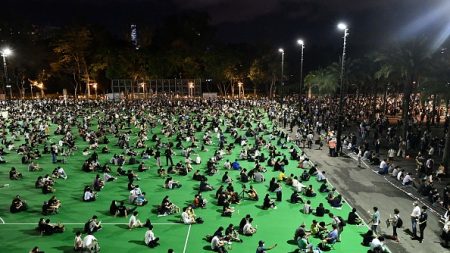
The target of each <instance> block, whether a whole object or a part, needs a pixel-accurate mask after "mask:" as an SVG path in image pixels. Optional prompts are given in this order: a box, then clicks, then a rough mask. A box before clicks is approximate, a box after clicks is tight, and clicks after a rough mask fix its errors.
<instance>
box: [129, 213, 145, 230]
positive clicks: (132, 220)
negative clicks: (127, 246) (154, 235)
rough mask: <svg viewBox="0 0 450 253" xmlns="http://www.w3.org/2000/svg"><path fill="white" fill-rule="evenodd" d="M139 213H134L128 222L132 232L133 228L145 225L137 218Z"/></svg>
mask: <svg viewBox="0 0 450 253" xmlns="http://www.w3.org/2000/svg"><path fill="white" fill-rule="evenodd" d="M138 214H139V212H138V211H134V212H133V214H132V215H131V216H130V219H129V220H128V229H129V230H131V229H133V228H140V227H142V226H143V225H144V224H142V223H141V221H140V220H139V219H138V218H137V216H138Z"/></svg>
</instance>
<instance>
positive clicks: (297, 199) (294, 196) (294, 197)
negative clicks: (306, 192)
mask: <svg viewBox="0 0 450 253" xmlns="http://www.w3.org/2000/svg"><path fill="white" fill-rule="evenodd" d="M290 200H291V203H293V204H296V203H302V204H303V203H305V202H304V201H303V199H302V197H301V196H300V194H299V193H298V192H297V191H295V190H294V191H293V192H292V194H291V198H290Z"/></svg>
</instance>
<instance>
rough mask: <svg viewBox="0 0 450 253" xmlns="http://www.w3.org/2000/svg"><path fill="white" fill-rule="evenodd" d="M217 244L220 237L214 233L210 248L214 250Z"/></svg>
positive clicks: (217, 246)
mask: <svg viewBox="0 0 450 253" xmlns="http://www.w3.org/2000/svg"><path fill="white" fill-rule="evenodd" d="M219 244H220V239H219V237H218V236H217V235H216V236H214V237H213V238H212V239H211V249H212V250H216V249H218V248H219Z"/></svg>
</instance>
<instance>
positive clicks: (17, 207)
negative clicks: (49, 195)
mask: <svg viewBox="0 0 450 253" xmlns="http://www.w3.org/2000/svg"><path fill="white" fill-rule="evenodd" d="M27 208H28V205H27V202H26V201H25V200H22V198H21V197H20V196H19V195H16V197H15V198H14V199H13V200H12V202H11V206H10V208H9V211H10V212H11V213H18V212H22V211H26V210H27Z"/></svg>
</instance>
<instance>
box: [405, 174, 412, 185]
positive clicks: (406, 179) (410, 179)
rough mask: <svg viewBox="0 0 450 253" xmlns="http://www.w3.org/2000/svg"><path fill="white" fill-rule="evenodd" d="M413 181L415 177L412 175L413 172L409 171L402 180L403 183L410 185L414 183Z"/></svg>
mask: <svg viewBox="0 0 450 253" xmlns="http://www.w3.org/2000/svg"><path fill="white" fill-rule="evenodd" d="M412 183H413V178H412V177H411V173H410V172H408V173H407V174H406V175H405V177H404V178H403V180H402V185H403V186H408V185H412Z"/></svg>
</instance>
